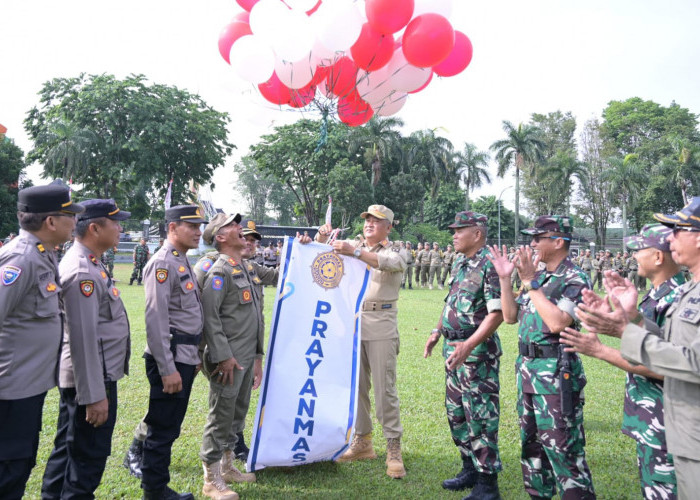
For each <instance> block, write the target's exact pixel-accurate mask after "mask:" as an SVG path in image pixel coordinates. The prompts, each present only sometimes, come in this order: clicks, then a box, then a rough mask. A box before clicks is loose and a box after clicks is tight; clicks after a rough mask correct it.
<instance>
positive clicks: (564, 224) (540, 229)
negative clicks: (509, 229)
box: [520, 215, 574, 236]
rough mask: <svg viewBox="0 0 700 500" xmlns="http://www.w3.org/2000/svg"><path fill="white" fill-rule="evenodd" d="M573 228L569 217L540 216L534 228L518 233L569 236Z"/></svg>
mask: <svg viewBox="0 0 700 500" xmlns="http://www.w3.org/2000/svg"><path fill="white" fill-rule="evenodd" d="M573 230H574V226H573V225H572V224H571V217H568V216H566V215H541V216H540V217H537V220H536V221H535V227H529V228H527V229H523V230H522V231H520V232H521V233H523V234H529V235H530V236H536V235H538V234H543V233H566V234H571V233H572V232H573Z"/></svg>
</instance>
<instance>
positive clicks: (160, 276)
mask: <svg viewBox="0 0 700 500" xmlns="http://www.w3.org/2000/svg"><path fill="white" fill-rule="evenodd" d="M167 279H168V270H167V269H164V268H162V267H159V268H158V269H156V281H157V282H158V283H165V280H167Z"/></svg>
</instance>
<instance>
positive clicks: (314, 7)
mask: <svg viewBox="0 0 700 500" xmlns="http://www.w3.org/2000/svg"><path fill="white" fill-rule="evenodd" d="M320 6H321V0H318V2H316V5H314V6H313V7H311V10H307V11H306V15H307V16H310V15H311V14H313V13H314V12H316V11H317V10H318V8H319V7H320Z"/></svg>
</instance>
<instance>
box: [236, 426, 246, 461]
mask: <svg viewBox="0 0 700 500" xmlns="http://www.w3.org/2000/svg"><path fill="white" fill-rule="evenodd" d="M236 436H238V441H236V447H235V448H234V449H233V454H234V455H236V458H237V459H238V460H240V461H242V462H246V461H248V452H249V451H250V450H249V449H248V447H247V446H246V445H245V438H244V437H243V433H242V432H239V433H238V434H236Z"/></svg>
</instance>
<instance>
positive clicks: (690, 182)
mask: <svg viewBox="0 0 700 500" xmlns="http://www.w3.org/2000/svg"><path fill="white" fill-rule="evenodd" d="M668 140H669V142H670V143H671V147H672V148H673V154H672V155H671V156H669V157H668V158H665V159H664V160H663V161H662V162H661V163H660V164H659V165H658V166H657V168H656V169H655V172H656V173H657V174H658V175H662V176H664V177H665V178H667V179H669V180H670V181H671V182H672V183H673V184H674V186H675V187H677V188H678V189H679V190H680V192H681V196H682V199H683V204H684V205H685V204H687V203H688V202H689V201H690V196H689V195H688V192H689V191H691V190H692V191H694V192H695V193H700V190H698V186H700V146H699V145H698V144H694V143H692V142H691V141H690V140H689V139H685V138H682V137H679V136H673V137H670V138H669V139H668Z"/></svg>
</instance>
